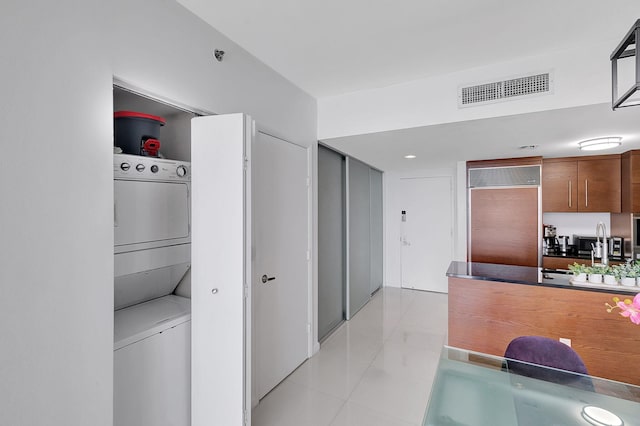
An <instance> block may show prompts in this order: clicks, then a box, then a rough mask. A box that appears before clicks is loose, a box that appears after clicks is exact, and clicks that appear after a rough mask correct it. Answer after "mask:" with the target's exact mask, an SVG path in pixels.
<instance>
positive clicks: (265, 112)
mask: <svg viewBox="0 0 640 426" xmlns="http://www.w3.org/2000/svg"><path fill="white" fill-rule="evenodd" d="M113 7H114V10H115V11H116V12H117V13H116V14H115V16H114V20H113V23H112V26H111V27H112V31H113V32H112V34H111V38H112V45H113V52H114V54H113V73H114V75H115V76H116V77H117V78H118V79H120V80H122V81H124V82H126V83H129V84H132V85H133V86H137V87H140V88H143V89H144V90H145V91H147V92H149V93H152V94H155V95H159V96H161V97H163V98H167V99H171V100H174V101H177V102H179V103H180V104H183V105H187V106H190V107H192V108H197V109H200V110H204V111H209V112H212V113H216V114H224V113H233V112H243V113H246V114H248V115H250V116H251V118H253V119H254V120H255V121H256V126H257V127H258V130H262V131H264V132H266V133H269V134H271V135H274V136H277V137H280V138H282V139H285V140H288V141H291V142H294V143H296V144H299V145H302V146H310V147H312V164H316V159H317V126H316V123H317V106H316V100H315V98H312V97H311V96H310V95H308V94H307V93H305V92H303V91H302V90H300V89H299V88H297V87H296V86H294V85H293V84H291V83H290V82H289V81H287V80H286V79H284V78H283V77H282V76H281V75H279V74H277V73H276V72H275V71H273V70H272V69H271V68H269V67H267V66H266V65H264V64H263V63H261V62H259V61H258V60H257V59H256V58H255V57H253V56H251V55H250V54H248V53H247V52H246V51H244V50H242V48H240V47H239V46H238V45H236V44H235V43H234V42H233V41H231V40H229V39H228V38H227V37H225V36H224V35H222V34H221V33H220V32H218V31H217V30H215V29H214V28H212V27H210V26H209V25H208V24H206V23H205V22H204V21H202V20H200V19H199V18H197V17H196V16H195V15H193V14H192V13H191V12H189V11H188V10H187V9H185V8H184V7H182V6H181V5H179V4H178V3H177V2H175V1H173V0H135V1H131V0H115V5H114V6H113ZM214 49H220V50H224V51H225V52H226V53H225V55H224V59H223V61H222V62H218V61H217V60H215V59H214V58H213V51H214ZM311 180H312V186H313V193H312V196H313V209H312V211H313V212H314V213H313V239H312V241H313V244H314V246H313V249H312V260H313V290H312V293H313V295H314V300H315V298H316V295H317V277H318V272H317V245H316V243H315V242H316V241H317V229H318V226H317V216H316V213H315V211H316V208H315V206H316V205H317V200H318V190H317V170H316V168H315V166H314V167H313V169H312V176H311ZM313 315H314V324H315V321H317V310H316V306H315V304H314V312H313ZM312 329H313V330H314V341H317V333H316V331H315V329H316V327H315V326H314V327H312Z"/></svg>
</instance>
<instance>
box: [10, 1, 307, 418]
mask: <svg viewBox="0 0 640 426" xmlns="http://www.w3.org/2000/svg"><path fill="white" fill-rule="evenodd" d="M214 48H221V49H222V50H225V51H227V52H228V53H227V55H226V56H225V60H224V62H222V63H218V62H217V61H213V60H210V58H211V52H212V51H213V49H214ZM0 51H1V52H2V55H3V58H4V61H3V64H2V67H0V76H1V77H2V82H3V84H2V89H0V94H1V97H0V99H1V100H2V102H1V103H0V105H1V106H0V140H1V141H2V145H1V146H2V154H3V155H2V157H0V178H1V179H0V182H1V183H0V185H1V191H0V193H2V196H3V200H2V203H1V204H0V220H1V221H0V223H1V224H2V225H0V226H1V228H0V230H1V234H0V266H1V267H0V289H2V290H1V291H2V292H1V293H0V296H1V297H0V324H1V325H0V330H2V331H1V333H0V342H2V344H1V345H2V350H0V383H1V385H0V424H2V425H21V426H22V425H64V426H76V425H77V426H86V425H105V426H106V425H111V424H112V386H113V384H112V377H113V373H112V356H113V224H112V221H113V181H112V179H113V172H112V155H111V152H112V150H111V149H112V148H111V147H112V125H113V124H112V111H113V110H112V90H111V87H112V76H113V75H114V74H115V75H116V76H117V77H119V78H120V79H122V80H124V81H126V82H129V83H132V84H134V85H136V86H138V87H142V88H145V89H146V90H148V91H150V92H152V93H155V94H158V95H161V96H163V97H166V98H170V99H174V100H176V101H179V102H181V103H183V104H185V105H189V106H193V107H196V108H200V109H205V110H209V111H212V112H216V113H224V112H233V111H242V112H246V113H249V114H251V115H252V116H253V117H254V118H255V119H256V120H257V121H258V122H259V123H261V124H262V127H263V129H266V130H269V131H270V132H272V133H274V134H276V135H278V136H281V137H284V138H285V139H288V140H292V141H295V142H297V143H300V144H304V145H307V146H313V147H314V151H315V144H316V103H315V100H314V99H313V98H311V97H310V96H309V95H307V94H306V93H304V92H302V91H301V90H299V89H297V88H296V87H294V86H293V85H291V84H290V83H288V82H287V81H286V80H284V79H283V78H282V77H280V76H278V75H277V74H275V73H274V72H273V71H272V70H271V69H270V68H268V67H266V66H264V65H262V64H261V63H259V62H258V61H257V60H256V59H255V58H253V57H252V56H250V55H249V54H247V53H246V52H244V51H242V50H240V49H239V48H238V47H237V46H236V45H234V44H233V43H232V42H230V41H228V40H227V39H226V38H225V37H223V36H222V35H220V34H219V33H218V32H216V31H215V30H213V29H211V28H209V27H207V26H206V25H205V24H204V23H202V21H200V20H199V19H197V18H195V17H194V16H193V15H191V14H190V13H189V12H187V11H186V10H185V9H183V8H182V7H181V6H178V5H177V4H176V3H175V2H174V1H172V0H128V1H124V0H116V1H112V2H102V1H98V0H86V1H84V2H76V1H69V0H61V1H57V2H49V1H43V0H39V1H38V0H36V1H29V2H24V1H15V0H8V1H4V2H3V3H2V13H1V14H0ZM314 154H315V153H314ZM314 158H315V157H314ZM314 182H315V176H314ZM315 200H317V192H316V191H315V189H314V206H315V202H316V201H315ZM315 229H317V227H316V226H315V218H314V234H315ZM314 237H315V235H314ZM314 240H315V238H314ZM314 252H315V248H314ZM314 277H317V274H316V273H314Z"/></svg>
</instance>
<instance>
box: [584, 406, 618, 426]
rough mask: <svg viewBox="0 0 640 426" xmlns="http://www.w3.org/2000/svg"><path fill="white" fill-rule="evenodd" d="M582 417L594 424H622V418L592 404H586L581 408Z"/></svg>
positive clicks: (605, 425) (608, 425)
mask: <svg viewBox="0 0 640 426" xmlns="http://www.w3.org/2000/svg"><path fill="white" fill-rule="evenodd" d="M582 417H583V418H584V419H585V420H586V421H588V422H589V423H591V424H592V425H594V426H623V425H624V422H623V421H622V419H621V418H620V417H618V416H616V415H615V414H613V413H612V412H611V411H607V410H605V409H604V408H600V407H596V406H594V405H587V406H585V407H584V408H583V409H582Z"/></svg>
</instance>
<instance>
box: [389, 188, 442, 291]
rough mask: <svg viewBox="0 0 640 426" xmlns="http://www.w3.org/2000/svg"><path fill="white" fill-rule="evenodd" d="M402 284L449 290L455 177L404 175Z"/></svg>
mask: <svg viewBox="0 0 640 426" xmlns="http://www.w3.org/2000/svg"><path fill="white" fill-rule="evenodd" d="M400 201H401V202H400V205H401V206H402V207H401V209H402V211H404V212H405V214H404V217H402V216H401V215H400V213H401V212H397V214H398V218H399V219H400V220H402V221H403V222H402V224H401V238H400V244H401V246H402V247H401V256H402V287H404V288H414V289H419V290H428V291H437V292H442V293H446V292H447V278H446V276H445V273H446V272H447V268H448V266H449V263H450V262H451V259H452V257H453V225H452V224H453V203H452V178H451V177H450V176H438V177H427V178H415V179H401V183H400Z"/></svg>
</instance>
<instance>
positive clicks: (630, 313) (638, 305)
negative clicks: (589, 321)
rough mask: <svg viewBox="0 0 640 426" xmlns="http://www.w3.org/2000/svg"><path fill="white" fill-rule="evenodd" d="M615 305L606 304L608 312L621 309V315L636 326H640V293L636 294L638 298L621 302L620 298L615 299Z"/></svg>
mask: <svg viewBox="0 0 640 426" xmlns="http://www.w3.org/2000/svg"><path fill="white" fill-rule="evenodd" d="M613 302H614V303H615V304H614V305H610V304H609V303H605V304H604V305H605V306H606V307H607V312H609V313H611V312H613V310H614V309H620V315H622V316H623V317H627V318H629V320H631V322H632V323H634V324H635V325H640V293H638V294H636V297H634V298H633V300H631V299H625V300H620V298H619V297H614V298H613Z"/></svg>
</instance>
